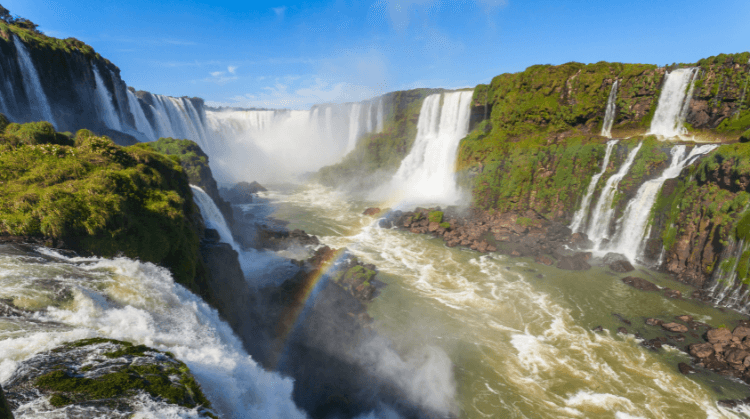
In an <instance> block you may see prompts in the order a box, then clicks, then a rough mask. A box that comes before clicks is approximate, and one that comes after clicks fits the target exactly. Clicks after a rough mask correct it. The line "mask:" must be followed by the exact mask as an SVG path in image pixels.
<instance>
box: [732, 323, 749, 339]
mask: <svg viewBox="0 0 750 419" xmlns="http://www.w3.org/2000/svg"><path fill="white" fill-rule="evenodd" d="M732 336H734V337H736V338H739V339H740V340H742V339H744V338H745V337H747V336H750V327H746V326H737V327H735V328H734V330H733V331H732Z"/></svg>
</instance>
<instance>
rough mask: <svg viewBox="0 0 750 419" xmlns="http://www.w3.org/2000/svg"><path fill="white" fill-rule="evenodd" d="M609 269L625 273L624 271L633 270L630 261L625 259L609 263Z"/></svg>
mask: <svg viewBox="0 0 750 419" xmlns="http://www.w3.org/2000/svg"><path fill="white" fill-rule="evenodd" d="M609 269H611V270H613V271H615V272H620V273H625V272H630V271H633V270H635V268H634V267H633V265H631V264H630V262H628V261H627V260H618V261H616V262H613V263H610V264H609Z"/></svg>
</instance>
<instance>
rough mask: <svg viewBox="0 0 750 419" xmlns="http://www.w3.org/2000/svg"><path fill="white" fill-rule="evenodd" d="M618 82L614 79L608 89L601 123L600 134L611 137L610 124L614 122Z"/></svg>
mask: <svg viewBox="0 0 750 419" xmlns="http://www.w3.org/2000/svg"><path fill="white" fill-rule="evenodd" d="M619 84H620V82H619V80H615V82H614V84H612V90H610V91H609V97H608V98H607V109H606V111H605V112H604V123H603V124H602V136H603V137H607V138H612V124H614V122H615V110H616V106H617V105H616V104H615V101H616V100H617V86H618V85H619Z"/></svg>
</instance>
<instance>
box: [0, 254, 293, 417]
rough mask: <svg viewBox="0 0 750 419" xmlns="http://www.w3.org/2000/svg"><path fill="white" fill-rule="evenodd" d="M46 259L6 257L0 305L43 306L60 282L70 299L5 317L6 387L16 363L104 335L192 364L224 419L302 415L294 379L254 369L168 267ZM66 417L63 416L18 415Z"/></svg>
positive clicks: (1, 264)
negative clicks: (25, 315) (9, 301)
mask: <svg viewBox="0 0 750 419" xmlns="http://www.w3.org/2000/svg"><path fill="white" fill-rule="evenodd" d="M6 249H7V248H6ZM40 252H42V253H43V254H45V255H47V257H45V258H34V257H19V256H18V255H17V254H12V253H11V254H8V253H6V252H3V251H0V297H2V298H15V299H16V301H26V302H29V301H32V302H33V301H36V302H37V304H43V306H46V305H47V304H49V303H44V301H45V299H46V298H48V297H46V296H47V295H48V294H50V293H53V291H50V288H49V285H46V286H45V285H44V284H47V283H49V281H55V282H56V283H57V284H59V285H61V286H65V287H67V288H69V289H70V290H71V291H72V293H73V296H74V298H73V301H71V302H69V303H65V304H63V305H61V306H56V305H54V304H53V305H49V306H48V307H47V311H46V312H41V313H38V314H36V315H35V316H34V318H33V319H28V320H27V319H25V318H22V319H15V320H13V319H10V320H8V319H6V318H3V319H0V322H4V323H2V326H4V327H0V360H2V361H0V382H3V383H5V382H7V381H8V380H9V378H10V377H11V376H12V374H13V372H14V371H15V369H16V368H17V366H18V363H19V362H21V361H23V360H25V359H28V358H30V357H31V356H33V355H35V354H38V353H41V352H44V351H48V350H50V349H53V348H55V347H57V346H59V345H61V344H63V343H65V342H70V341H74V340H78V339H84V338H91V337H106V338H112V339H118V340H124V341H129V342H132V343H135V344H144V345H147V346H150V347H153V348H156V349H158V350H161V351H170V352H172V353H173V354H174V355H175V356H176V357H177V358H178V359H179V360H181V361H183V362H185V364H187V366H188V367H189V368H190V370H191V371H192V373H193V375H194V376H195V378H196V380H197V381H198V383H199V384H200V386H201V388H202V389H203V391H204V393H205V394H206V397H207V398H208V399H209V401H210V402H211V404H212V406H213V409H214V410H215V411H217V413H219V415H220V416H221V417H225V418H303V417H305V415H304V414H303V413H302V412H300V411H299V410H298V409H297V408H296V406H295V405H294V402H293V401H292V398H291V394H292V385H293V383H292V381H291V380H289V379H286V378H283V377H281V376H280V375H278V374H275V373H271V372H267V371H265V370H264V369H263V368H262V367H260V366H258V365H257V364H256V363H255V362H254V361H253V360H252V358H251V357H250V356H249V355H248V354H247V353H246V352H245V350H244V349H243V347H242V343H241V342H240V340H239V339H238V338H237V336H236V335H235V334H234V333H233V332H232V330H231V328H230V327H229V325H228V324H227V323H225V322H224V321H222V320H221V319H220V318H219V314H218V312H216V310H214V309H212V308H210V307H209V306H208V305H207V304H206V303H205V302H203V301H202V300H201V299H200V298H199V297H197V296H195V295H193V294H192V293H191V292H189V291H188V290H186V289H185V288H184V287H182V286H181V285H179V284H175V283H174V281H173V280H172V277H171V275H170V273H169V272H168V271H167V270H166V269H164V268H161V267H158V266H156V265H153V264H151V263H142V262H138V261H134V260H131V259H127V258H116V259H100V258H67V257H64V256H61V255H59V254H57V253H55V252H54V251H51V250H47V249H40ZM8 322H10V323H8ZM8 326H10V327H8ZM165 413H167V411H165V410H164V407H160V406H150V405H149V404H148V403H146V404H144V405H143V406H142V407H141V411H140V412H139V413H138V414H137V415H136V417H165V416H162V415H163V414H165ZM183 413H184V412H183ZM64 416H65V415H64V413H63V411H62V410H58V411H53V412H49V413H47V414H45V415H42V416H37V415H32V414H30V415H29V416H21V415H19V416H16V417H17V418H19V419H20V417H36V418H38V417H47V418H55V417H64Z"/></svg>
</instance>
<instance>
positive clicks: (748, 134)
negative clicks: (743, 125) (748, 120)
mask: <svg viewBox="0 0 750 419" xmlns="http://www.w3.org/2000/svg"><path fill="white" fill-rule="evenodd" d="M740 142H741V143H748V142H750V129H749V130H747V131H745V132H743V133H742V135H740Z"/></svg>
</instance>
